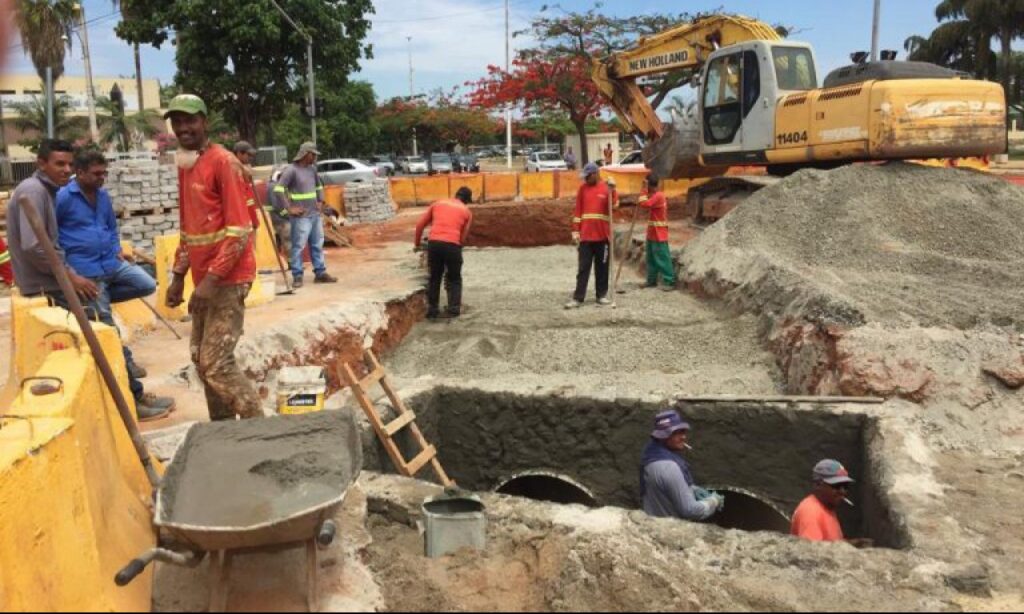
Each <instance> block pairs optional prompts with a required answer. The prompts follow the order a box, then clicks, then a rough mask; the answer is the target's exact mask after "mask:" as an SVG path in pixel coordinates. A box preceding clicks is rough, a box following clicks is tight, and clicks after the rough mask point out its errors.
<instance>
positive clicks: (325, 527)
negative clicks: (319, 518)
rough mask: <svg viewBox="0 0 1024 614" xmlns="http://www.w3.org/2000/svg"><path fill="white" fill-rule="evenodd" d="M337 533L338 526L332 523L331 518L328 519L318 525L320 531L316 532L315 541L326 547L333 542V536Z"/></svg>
mask: <svg viewBox="0 0 1024 614" xmlns="http://www.w3.org/2000/svg"><path fill="white" fill-rule="evenodd" d="M337 534H338V527H337V525H335V524H334V521H333V520H328V521H326V522H324V523H323V524H322V525H321V526H320V532H319V533H317V536H316V543H318V544H320V546H321V547H323V548H326V547H327V546H330V545H331V543H333V542H334V536H335V535H337Z"/></svg>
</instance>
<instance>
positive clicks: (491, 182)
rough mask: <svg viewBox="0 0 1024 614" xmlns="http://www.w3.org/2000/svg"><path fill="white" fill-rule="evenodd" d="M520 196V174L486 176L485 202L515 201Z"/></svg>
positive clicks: (489, 174) (490, 174) (488, 174)
mask: <svg viewBox="0 0 1024 614" xmlns="http://www.w3.org/2000/svg"><path fill="white" fill-rule="evenodd" d="M518 195H519V174H518V173H487V174H486V175H484V200H486V201H488V202H494V201H499V200H515V199H516V196H518Z"/></svg>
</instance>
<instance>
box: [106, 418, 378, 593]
mask: <svg viewBox="0 0 1024 614" xmlns="http://www.w3.org/2000/svg"><path fill="white" fill-rule="evenodd" d="M220 459H223V461H224V462H220ZM361 466H362V448H361V445H360V440H359V435H358V430H357V427H356V424H355V419H354V417H353V416H352V415H351V414H350V413H349V412H333V411H332V412H320V413H315V414H305V415H299V416H278V417H272V418H266V419H264V420H247V421H239V422H222V423H214V424H197V425H195V426H193V427H192V428H191V429H189V432H188V434H187V435H186V437H185V442H184V443H183V444H182V446H181V447H180V448H179V449H178V451H177V452H176V453H175V455H174V459H173V460H172V461H171V464H170V466H169V467H168V469H167V473H166V474H165V476H164V478H163V480H162V482H161V484H160V487H159V488H158V490H157V495H156V508H155V512H154V519H153V524H154V526H155V527H156V529H157V531H158V536H159V537H158V547H156V548H154V549H152V550H149V551H147V552H145V553H144V554H142V555H141V556H139V557H137V558H135V559H133V560H132V561H131V562H130V563H129V564H128V565H127V566H125V567H124V568H123V569H122V570H121V571H120V572H118V573H117V575H116V576H115V578H114V581H115V582H116V583H117V585H118V586H125V585H127V584H128V583H130V582H131V581H132V580H134V579H135V578H136V577H137V576H139V575H140V574H141V573H142V572H143V571H144V570H145V568H146V566H147V565H149V563H151V562H153V561H160V562H163V563H170V564H173V565H180V566H185V567H197V566H198V565H199V564H200V563H201V562H202V561H203V559H204V558H205V557H206V555H207V554H210V555H211V559H210V599H209V611H211V612H223V611H225V610H226V609H227V603H228V597H229V593H230V589H229V586H230V576H231V563H232V559H233V558H234V557H235V556H239V555H243V554H249V553H255V552H278V551H283V550H286V549H290V548H295V547H305V548H306V553H307V556H306V561H307V585H306V602H307V605H308V607H309V609H310V611H317V609H318V587H317V570H318V569H319V556H318V551H319V548H326V547H327V546H329V545H330V544H331V543H333V541H334V539H335V537H336V535H337V526H336V525H335V523H334V521H333V520H332V518H334V516H335V514H336V512H337V510H338V508H339V507H340V506H341V505H342V503H343V502H344V500H345V496H346V494H347V493H348V488H349V486H351V484H352V483H353V482H354V481H355V480H356V478H357V477H358V475H359V471H360V468H361ZM282 476H285V477H284V478H282ZM282 480H284V482H283V483H282ZM207 494H208V495H209V496H207Z"/></svg>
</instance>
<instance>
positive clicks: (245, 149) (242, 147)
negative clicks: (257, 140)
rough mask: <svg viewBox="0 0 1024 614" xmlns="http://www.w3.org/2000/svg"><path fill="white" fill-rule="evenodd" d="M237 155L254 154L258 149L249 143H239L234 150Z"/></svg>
mask: <svg viewBox="0 0 1024 614" xmlns="http://www.w3.org/2000/svg"><path fill="white" fill-rule="evenodd" d="M232 149H233V150H234V152H235V153H236V154H237V153H252V152H254V151H256V148H255V147H253V146H252V144H251V143H250V142H249V141H238V142H237V143H235V146H234V147H233V148H232Z"/></svg>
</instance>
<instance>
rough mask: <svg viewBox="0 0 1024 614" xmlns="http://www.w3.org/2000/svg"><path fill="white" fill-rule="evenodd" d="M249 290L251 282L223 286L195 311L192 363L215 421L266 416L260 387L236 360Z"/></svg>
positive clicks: (198, 305)
mask: <svg viewBox="0 0 1024 614" xmlns="http://www.w3.org/2000/svg"><path fill="white" fill-rule="evenodd" d="M248 293H249V286H248V285H240V286H221V287H219V288H217V291H216V293H215V294H214V296H213V297H212V298H211V299H210V300H207V301H203V302H202V303H199V304H197V305H195V306H194V307H193V310H192V339H191V343H190V346H191V350H192V364H194V365H195V366H196V371H198V373H199V379H200V380H202V382H203V386H204V388H205V391H206V406H207V409H208V411H209V412H210V420H213V421H219V420H234V419H235V416H238V417H240V418H259V417H262V416H263V409H262V404H261V403H260V399H259V397H258V396H257V395H256V390H255V389H254V388H253V386H252V383H251V382H250V381H249V380H248V379H247V378H246V377H245V375H244V374H243V373H242V370H241V369H240V368H239V367H238V363H237V362H236V361H235V346H236V345H238V339H239V338H240V337H241V336H242V328H243V326H244V324H245V297H246V295H247V294H248Z"/></svg>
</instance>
